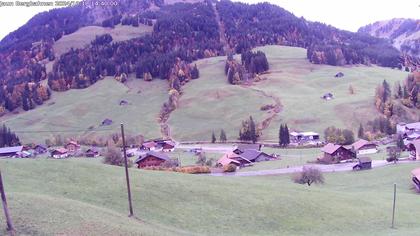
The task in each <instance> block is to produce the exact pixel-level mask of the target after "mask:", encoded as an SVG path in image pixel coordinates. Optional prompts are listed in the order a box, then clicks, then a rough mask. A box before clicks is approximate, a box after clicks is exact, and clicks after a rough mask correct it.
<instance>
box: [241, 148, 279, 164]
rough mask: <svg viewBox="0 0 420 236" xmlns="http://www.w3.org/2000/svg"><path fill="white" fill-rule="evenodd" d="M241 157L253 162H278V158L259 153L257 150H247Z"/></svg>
mask: <svg viewBox="0 0 420 236" xmlns="http://www.w3.org/2000/svg"><path fill="white" fill-rule="evenodd" d="M240 155H241V157H243V158H245V159H247V160H250V161H251V162H261V161H271V160H276V159H277V158H276V157H273V156H271V155H268V154H267V153H265V152H261V151H257V150H255V149H246V150H245V151H244V152H243V153H241V154H240Z"/></svg>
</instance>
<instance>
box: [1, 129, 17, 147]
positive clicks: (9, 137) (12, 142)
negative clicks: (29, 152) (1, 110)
mask: <svg viewBox="0 0 420 236" xmlns="http://www.w3.org/2000/svg"><path fill="white" fill-rule="evenodd" d="M17 145H20V140H19V137H18V136H17V135H16V134H15V133H14V132H13V131H11V130H10V128H8V127H6V125H5V124H3V126H2V127H1V128H0V147H13V146H17Z"/></svg>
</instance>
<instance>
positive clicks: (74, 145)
mask: <svg viewBox="0 0 420 236" xmlns="http://www.w3.org/2000/svg"><path fill="white" fill-rule="evenodd" d="M64 147H65V148H66V149H67V151H68V152H76V151H78V150H79V149H80V145H79V144H78V143H77V142H76V141H70V142H68V143H67V144H66V145H65V146H64Z"/></svg>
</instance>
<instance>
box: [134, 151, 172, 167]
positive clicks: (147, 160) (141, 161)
mask: <svg viewBox="0 0 420 236" xmlns="http://www.w3.org/2000/svg"><path fill="white" fill-rule="evenodd" d="M167 161H170V158H169V156H167V155H166V154H165V153H162V152H154V151H150V152H148V153H146V154H144V155H141V156H140V157H139V158H137V160H136V161H135V163H136V164H137V167H138V168H145V167H149V166H161V165H162V164H163V163H165V162H167Z"/></svg>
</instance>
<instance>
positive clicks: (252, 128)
mask: <svg viewBox="0 0 420 236" xmlns="http://www.w3.org/2000/svg"><path fill="white" fill-rule="evenodd" d="M249 132H250V140H251V141H252V143H255V142H257V138H258V137H257V129H256V127H255V123H254V120H253V119H252V116H250V117H249Z"/></svg>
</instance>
